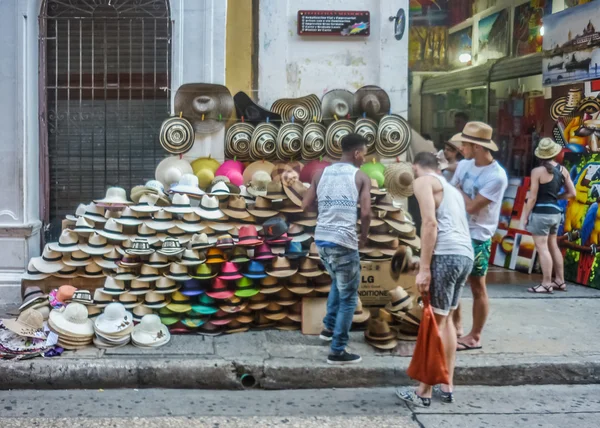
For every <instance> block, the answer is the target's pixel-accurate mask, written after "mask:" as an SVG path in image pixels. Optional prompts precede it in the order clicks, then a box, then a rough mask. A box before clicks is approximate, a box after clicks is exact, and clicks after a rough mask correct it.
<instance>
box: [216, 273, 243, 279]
mask: <svg viewBox="0 0 600 428" xmlns="http://www.w3.org/2000/svg"><path fill="white" fill-rule="evenodd" d="M217 278H219V279H224V280H225V281H233V280H236V279H241V278H243V275H242V274H239V273H224V274H222V275H219V276H218V277H217Z"/></svg>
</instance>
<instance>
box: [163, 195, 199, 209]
mask: <svg viewBox="0 0 600 428" xmlns="http://www.w3.org/2000/svg"><path fill="white" fill-rule="evenodd" d="M165 211H167V212H169V213H175V214H186V213H191V212H194V210H193V209H192V206H191V204H190V198H189V197H188V195H183V194H180V193H175V195H173V202H172V203H171V206H170V207H165Z"/></svg>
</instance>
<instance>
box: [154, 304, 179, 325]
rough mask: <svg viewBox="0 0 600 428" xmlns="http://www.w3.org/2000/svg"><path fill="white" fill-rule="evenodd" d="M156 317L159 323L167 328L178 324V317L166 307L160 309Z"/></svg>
mask: <svg viewBox="0 0 600 428" xmlns="http://www.w3.org/2000/svg"><path fill="white" fill-rule="evenodd" d="M158 316H159V317H160V322H162V323H163V324H164V325H167V326H168V325H173V324H175V323H177V322H179V315H178V314H176V313H175V312H173V311H172V310H170V309H167V308H166V307H164V308H160V310H159V311H158Z"/></svg>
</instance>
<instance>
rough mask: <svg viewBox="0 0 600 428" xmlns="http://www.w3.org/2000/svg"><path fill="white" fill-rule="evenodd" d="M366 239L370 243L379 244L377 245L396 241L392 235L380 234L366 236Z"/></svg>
mask: <svg viewBox="0 0 600 428" xmlns="http://www.w3.org/2000/svg"><path fill="white" fill-rule="evenodd" d="M368 238H369V239H370V240H371V241H374V242H379V243H386V242H392V241H393V240H394V239H396V237H395V236H393V235H380V234H370V235H369V236H368Z"/></svg>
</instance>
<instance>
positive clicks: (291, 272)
mask: <svg viewBox="0 0 600 428" xmlns="http://www.w3.org/2000/svg"><path fill="white" fill-rule="evenodd" d="M266 272H267V275H269V276H273V277H275V278H287V277H289V276H292V275H294V274H296V273H298V269H291V268H290V269H286V270H278V271H269V270H267V271H266Z"/></svg>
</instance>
